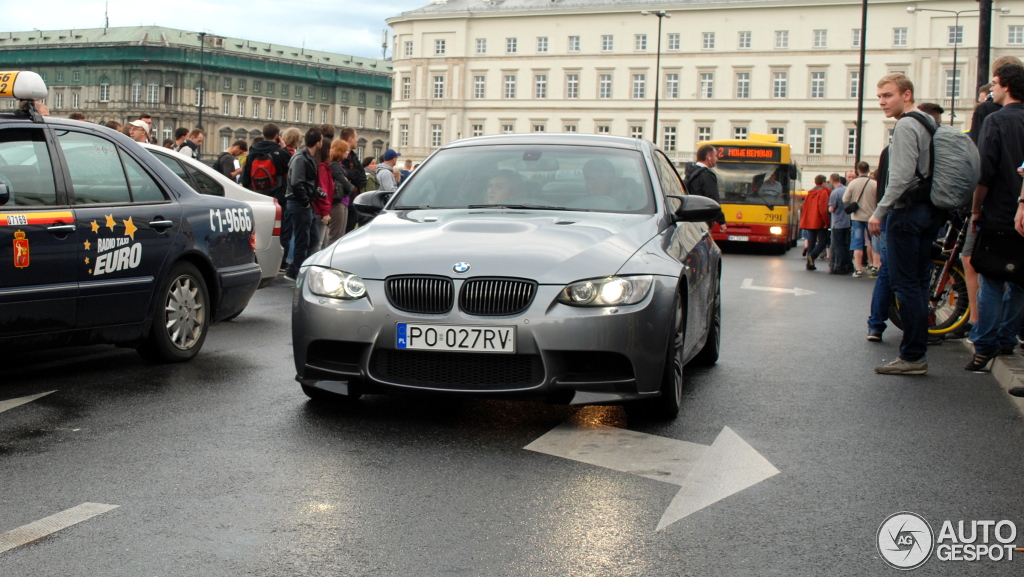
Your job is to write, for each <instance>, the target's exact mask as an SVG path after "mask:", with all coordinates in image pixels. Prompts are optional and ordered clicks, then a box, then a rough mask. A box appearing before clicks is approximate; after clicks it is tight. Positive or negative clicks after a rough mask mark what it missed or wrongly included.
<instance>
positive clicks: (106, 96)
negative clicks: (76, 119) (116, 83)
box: [75, 72, 110, 108]
mask: <svg viewBox="0 0 1024 577" xmlns="http://www.w3.org/2000/svg"><path fill="white" fill-rule="evenodd" d="M75 74H78V73H77V72H76V73H75ZM100 102H110V81H109V80H107V78H106V77H103V79H102V80H100ZM76 108H77V107H76Z"/></svg>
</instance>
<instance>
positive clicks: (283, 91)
mask: <svg viewBox="0 0 1024 577" xmlns="http://www.w3.org/2000/svg"><path fill="white" fill-rule="evenodd" d="M342 94H348V93H347V92H343V93H342ZM281 96H288V85H287V84H282V85H281Z"/></svg>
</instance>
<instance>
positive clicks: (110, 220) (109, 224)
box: [106, 214, 117, 232]
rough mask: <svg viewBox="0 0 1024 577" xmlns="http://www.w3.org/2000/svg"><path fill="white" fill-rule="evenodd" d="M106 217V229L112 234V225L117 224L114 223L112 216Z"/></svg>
mask: <svg viewBox="0 0 1024 577" xmlns="http://www.w3.org/2000/svg"><path fill="white" fill-rule="evenodd" d="M106 216H107V225H106V226H107V228H109V229H110V230H111V232H113V230H114V225H115V224H117V223H115V222H114V215H112V214H108V215H106Z"/></svg>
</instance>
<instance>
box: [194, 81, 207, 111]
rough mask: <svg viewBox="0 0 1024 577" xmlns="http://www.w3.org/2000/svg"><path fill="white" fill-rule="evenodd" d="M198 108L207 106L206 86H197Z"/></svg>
mask: <svg viewBox="0 0 1024 577" xmlns="http://www.w3.org/2000/svg"><path fill="white" fill-rule="evenodd" d="M196 106H206V85H205V84H203V83H202V82H200V83H198V84H196Z"/></svg>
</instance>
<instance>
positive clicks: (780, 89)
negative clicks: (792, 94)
mask: <svg viewBox="0 0 1024 577" xmlns="http://www.w3.org/2000/svg"><path fill="white" fill-rule="evenodd" d="M788 95H789V73H788V72H775V73H773V74H772V98H786V97H787V96H788Z"/></svg>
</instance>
